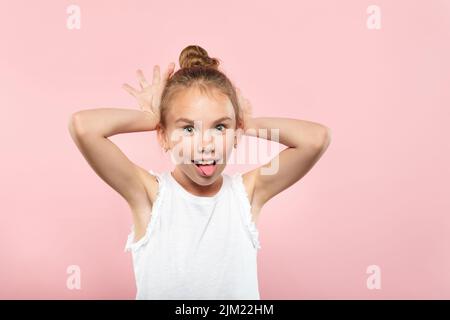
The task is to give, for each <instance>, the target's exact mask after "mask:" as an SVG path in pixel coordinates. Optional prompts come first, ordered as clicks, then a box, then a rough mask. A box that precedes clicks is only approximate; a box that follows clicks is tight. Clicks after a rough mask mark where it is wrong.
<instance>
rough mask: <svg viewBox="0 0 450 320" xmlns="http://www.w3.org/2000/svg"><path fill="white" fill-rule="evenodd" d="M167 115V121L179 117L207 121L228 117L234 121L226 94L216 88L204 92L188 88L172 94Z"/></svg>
mask: <svg viewBox="0 0 450 320" xmlns="http://www.w3.org/2000/svg"><path fill="white" fill-rule="evenodd" d="M167 117H168V120H169V121H168V122H169V123H174V122H175V121H176V120H177V119H179V118H188V119H192V120H194V121H195V120H201V121H204V122H205V123H209V122H212V121H215V120H216V119H219V118H221V117H230V118H231V119H233V121H234V117H235V113H234V108H233V104H232V103H231V101H230V99H229V98H228V96H226V95H224V94H222V93H220V92H219V91H218V90H216V89H211V90H209V91H208V92H207V93H206V92H202V91H200V90H199V89H197V88H190V89H186V90H183V91H180V92H178V93H177V94H176V95H175V96H174V98H173V100H172V102H171V107H170V108H169V110H168V114H167Z"/></svg>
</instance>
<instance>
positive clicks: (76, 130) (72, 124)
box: [68, 111, 86, 139]
mask: <svg viewBox="0 0 450 320" xmlns="http://www.w3.org/2000/svg"><path fill="white" fill-rule="evenodd" d="M68 130H69V133H70V135H71V136H72V138H73V139H75V138H78V137H80V136H82V135H83V134H84V133H85V132H86V130H85V126H83V119H82V114H81V111H78V112H75V113H73V114H71V115H70V117H69V121H68Z"/></svg>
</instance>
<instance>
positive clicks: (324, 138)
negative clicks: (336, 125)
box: [313, 126, 331, 150]
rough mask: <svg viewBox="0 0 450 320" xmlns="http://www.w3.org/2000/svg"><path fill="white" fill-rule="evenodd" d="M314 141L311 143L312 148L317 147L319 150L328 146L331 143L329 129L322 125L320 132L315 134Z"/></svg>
mask: <svg viewBox="0 0 450 320" xmlns="http://www.w3.org/2000/svg"><path fill="white" fill-rule="evenodd" d="M317 137H318V138H317V139H316V142H315V143H314V144H313V147H314V148H317V149H319V150H325V149H327V148H328V146H329V145H330V143H331V129H330V128H328V127H326V126H322V127H321V128H320V133H319V134H318V135H317Z"/></svg>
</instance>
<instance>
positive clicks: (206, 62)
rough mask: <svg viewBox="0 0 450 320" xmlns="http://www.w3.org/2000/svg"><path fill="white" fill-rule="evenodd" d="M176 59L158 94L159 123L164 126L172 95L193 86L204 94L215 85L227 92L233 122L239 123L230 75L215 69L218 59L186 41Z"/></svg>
mask: <svg viewBox="0 0 450 320" xmlns="http://www.w3.org/2000/svg"><path fill="white" fill-rule="evenodd" d="M179 63H180V69H179V70H178V71H176V72H175V73H174V74H173V75H172V76H171V77H170V78H169V79H168V80H167V83H166V86H165V88H164V90H163V92H162V95H161V103H160V126H161V127H162V128H166V125H167V124H166V114H167V110H168V108H169V107H170V103H171V101H172V99H173V98H174V96H175V95H176V94H177V93H178V92H180V91H181V90H184V89H189V88H197V89H199V90H200V91H201V92H202V93H205V94H208V93H209V92H210V91H211V90H212V89H216V90H218V91H219V92H220V93H222V94H224V95H226V96H228V98H229V99H230V101H231V103H232V105H233V108H234V111H235V114H236V126H239V124H240V123H241V122H242V115H241V113H240V107H239V101H238V97H237V94H236V89H235V87H234V85H233V83H232V82H231V81H230V79H228V77H227V76H226V75H225V74H224V73H223V72H222V71H220V70H219V64H220V60H219V59H218V58H211V57H210V56H209V55H208V52H207V51H206V50H205V49H203V48H202V47H200V46H197V45H189V46H187V47H186V48H184V49H183V50H182V51H181V53H180V57H179Z"/></svg>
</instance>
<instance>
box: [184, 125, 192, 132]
mask: <svg viewBox="0 0 450 320" xmlns="http://www.w3.org/2000/svg"><path fill="white" fill-rule="evenodd" d="M186 129H192V130H191V131H186ZM193 130H194V128H193V127H192V126H186V127H184V128H183V131H184V132H187V133H192V132H193Z"/></svg>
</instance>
